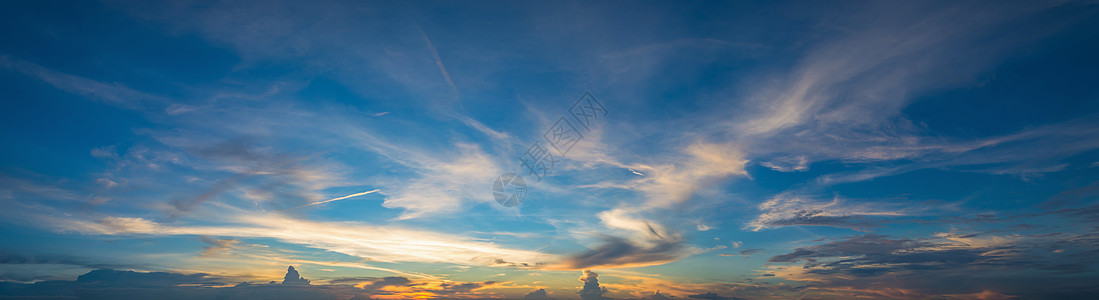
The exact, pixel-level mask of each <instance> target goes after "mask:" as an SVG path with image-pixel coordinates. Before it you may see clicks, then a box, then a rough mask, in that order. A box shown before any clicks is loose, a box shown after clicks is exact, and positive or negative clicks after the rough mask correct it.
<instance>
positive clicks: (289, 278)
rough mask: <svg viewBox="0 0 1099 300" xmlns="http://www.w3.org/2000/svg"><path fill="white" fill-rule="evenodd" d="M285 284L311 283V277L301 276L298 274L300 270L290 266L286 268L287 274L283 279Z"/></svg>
mask: <svg viewBox="0 0 1099 300" xmlns="http://www.w3.org/2000/svg"><path fill="white" fill-rule="evenodd" d="M282 284H283V285H309V279H305V277H301V275H300V274H298V270H295V269H294V266H290V267H289V268H287V269H286V276H285V277H283V279H282Z"/></svg>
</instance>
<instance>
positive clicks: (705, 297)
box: [687, 292, 744, 300]
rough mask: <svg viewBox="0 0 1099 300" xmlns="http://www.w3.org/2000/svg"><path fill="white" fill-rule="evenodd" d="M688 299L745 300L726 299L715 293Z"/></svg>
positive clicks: (738, 299)
mask: <svg viewBox="0 0 1099 300" xmlns="http://www.w3.org/2000/svg"><path fill="white" fill-rule="evenodd" d="M687 298H691V299H711V300H743V299H744V298H739V297H725V296H721V295H718V294H717V293H713V292H710V293H705V294H697V295H690V296H687Z"/></svg>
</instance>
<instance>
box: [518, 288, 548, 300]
mask: <svg viewBox="0 0 1099 300" xmlns="http://www.w3.org/2000/svg"><path fill="white" fill-rule="evenodd" d="M523 299H553V298H550V296H549V294H547V293H546V289H537V290H533V291H530V293H527V295H526V296H523Z"/></svg>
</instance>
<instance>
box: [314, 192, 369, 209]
mask: <svg viewBox="0 0 1099 300" xmlns="http://www.w3.org/2000/svg"><path fill="white" fill-rule="evenodd" d="M377 191H379V190H373V191H365V192H362V193H355V194H351V195H347V196H343V197H339V198H332V199H328V200H324V201H317V202H313V203H309V204H306V205H302V206H298V207H295V208H302V207H306V206H312V205H317V204H324V203H328V202H332V201H339V200H343V199H347V198H351V197H358V196H362V195H366V194H370V193H374V192H377Z"/></svg>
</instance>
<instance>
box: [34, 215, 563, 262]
mask: <svg viewBox="0 0 1099 300" xmlns="http://www.w3.org/2000/svg"><path fill="white" fill-rule="evenodd" d="M238 213H240V214H237V215H236V217H232V218H228V219H226V221H228V223H226V224H223V225H217V226H186V225H171V224H161V223H157V222H154V221H151V220H147V219H143V218H134V217H104V218H102V219H99V220H98V221H86V220H78V219H66V218H56V217H49V216H39V221H44V222H43V223H41V224H50V225H48V226H53V227H54V228H55V229H59V230H64V231H72V232H80V233H85V234H96V235H128V236H133V235H151V236H178V235H200V236H221V237H262V238H275V239H278V240H281V241H284V242H287V243H292V244H299V245H305V246H308V247H313V248H319V249H324V250H327V251H332V252H336V253H342V254H347V255H351V256H355V257H359V258H362V259H365V260H368V261H381V262H429V263H449V264H458V265H473V266H498V265H501V261H506V262H508V263H509V264H508V266H519V267H528V268H537V267H540V266H542V265H544V264H546V263H549V262H553V261H555V260H557V257H555V256H554V255H550V254H544V253H539V252H535V251H528V250H519V249H512V248H506V247H502V246H499V245H495V244H493V243H486V242H479V241H476V240H474V239H472V238H468V237H463V236H457V235H449V234H441V233H436V232H432V231H424V230H415V229H406V228H400V227H394V226H377V225H369V224H364V223H358V222H313V221H307V220H301V219H295V218H291V217H288V216H284V215H279V214H262V215H257V214H248V213H244V212H240V211H238Z"/></svg>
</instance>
